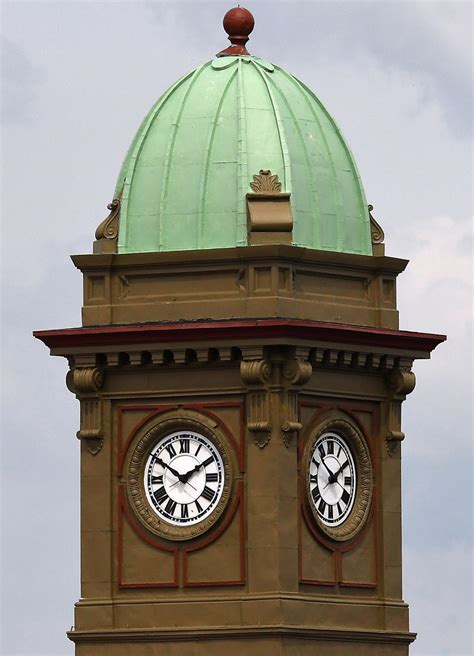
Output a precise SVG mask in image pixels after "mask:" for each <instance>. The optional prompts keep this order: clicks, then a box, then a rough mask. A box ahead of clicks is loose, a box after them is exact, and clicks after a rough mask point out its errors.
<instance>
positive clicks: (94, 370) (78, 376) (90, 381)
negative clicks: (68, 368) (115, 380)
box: [72, 367, 104, 393]
mask: <svg viewBox="0 0 474 656" xmlns="http://www.w3.org/2000/svg"><path fill="white" fill-rule="evenodd" d="M103 384H104V370H103V369H101V368H99V367H91V368H88V369H74V370H73V377H72V386H73V389H74V391H75V392H78V393H81V392H82V393H87V392H97V390H99V389H100V388H101V387H102V386H103Z"/></svg>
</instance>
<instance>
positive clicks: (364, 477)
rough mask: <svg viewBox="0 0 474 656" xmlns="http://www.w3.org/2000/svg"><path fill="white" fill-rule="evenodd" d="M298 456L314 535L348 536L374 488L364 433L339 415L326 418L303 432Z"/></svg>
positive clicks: (364, 515)
mask: <svg viewBox="0 0 474 656" xmlns="http://www.w3.org/2000/svg"><path fill="white" fill-rule="evenodd" d="M302 458H303V462H302V465H303V467H302V471H303V472H304V478H303V480H302V483H303V484H304V488H303V490H302V492H303V500H304V511H305V517H306V519H307V521H308V522H309V526H310V527H311V528H312V527H315V528H316V529H317V533H316V536H317V537H319V536H321V534H324V536H326V537H329V538H331V539H332V540H337V541H343V540H351V539H352V538H353V537H355V536H356V535H357V533H358V532H359V531H360V530H361V529H362V528H363V527H364V525H365V524H366V522H367V519H368V518H369V516H370V509H371V502H372V494H373V489H374V473H373V469H372V461H371V456H370V449H369V447H368V444H367V442H366V438H365V436H364V434H363V433H362V431H361V430H360V428H359V427H358V426H357V425H356V424H355V423H353V422H352V421H348V420H347V419H345V418H343V417H337V416H336V417H333V418H330V419H326V420H325V421H323V422H322V423H321V424H320V425H319V426H317V427H316V428H315V429H314V430H313V432H312V434H310V435H309V436H308V439H307V441H306V444H305V447H304V451H303V454H302Z"/></svg>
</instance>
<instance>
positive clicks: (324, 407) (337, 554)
mask: <svg viewBox="0 0 474 656" xmlns="http://www.w3.org/2000/svg"><path fill="white" fill-rule="evenodd" d="M300 406H305V407H314V408H316V410H315V413H314V414H313V417H312V418H311V419H310V421H309V422H308V428H307V429H306V430H305V434H304V439H302V440H301V442H300V445H299V449H298V461H300V460H301V457H302V454H303V452H304V448H305V445H306V441H307V439H308V436H309V435H310V434H311V432H312V431H313V429H314V427H315V426H316V425H317V424H318V423H320V422H321V415H324V414H325V413H326V412H327V411H328V410H333V409H336V410H341V411H343V412H345V413H346V414H348V415H350V417H351V421H353V422H354V423H355V424H356V425H357V427H358V428H359V430H360V431H361V432H362V434H363V435H364V437H365V439H366V442H367V445H368V447H369V451H370V455H371V458H372V462H373V463H374V472H375V480H374V488H373V494H372V503H371V507H370V510H369V515H368V517H367V521H366V523H365V526H364V528H363V529H362V530H361V531H360V532H359V533H358V534H357V535H356V536H355V537H354V538H353V539H352V540H350V541H349V542H348V543H346V544H338V543H335V542H332V541H331V540H330V539H329V538H325V537H324V536H323V535H322V534H321V533H320V531H318V530H317V529H316V528H315V526H314V522H313V521H312V518H310V516H309V512H308V510H307V508H306V504H305V494H304V492H305V486H304V481H302V482H301V485H300V486H299V493H300V508H301V513H300V517H301V516H302V517H303V518H304V521H305V524H306V527H307V528H308V530H309V532H310V533H311V535H312V536H313V537H314V538H315V539H316V540H317V542H319V543H320V544H321V546H323V547H325V548H326V549H327V550H328V551H331V552H332V553H333V555H334V567H335V573H334V578H335V580H334V581H333V582H331V581H323V580H317V579H304V578H302V570H303V553H302V535H301V519H299V521H298V530H299V553H300V562H299V573H300V583H304V584H307V585H325V586H330V585H333V586H335V585H339V586H341V587H353V588H376V587H377V585H378V570H379V567H378V564H379V562H378V560H379V554H378V551H379V544H378V538H377V534H378V531H377V528H378V522H377V513H376V508H377V495H378V489H377V475H378V472H377V470H376V468H375V463H376V462H378V461H377V452H378V448H377V439H376V435H377V432H378V431H379V428H380V409H379V408H378V406H377V405H376V404H367V403H365V404H364V403H360V404H358V403H357V402H355V403H339V402H337V403H319V402H317V401H302V402H301V403H300ZM354 412H366V413H368V414H371V415H372V422H371V423H372V430H371V434H370V436H368V435H367V433H366V431H365V429H364V427H363V426H362V425H361V423H360V422H359V420H358V419H357V417H356V416H355V415H354ZM374 424H375V426H374ZM298 468H300V466H299V465H298ZM302 488H303V489H302ZM371 524H373V526H374V553H375V583H372V582H361V583H357V582H349V581H344V580H343V560H342V556H343V554H344V553H347V552H348V551H351V550H352V549H354V548H355V547H356V546H357V545H358V544H359V543H360V542H361V540H362V539H363V537H364V536H365V534H366V533H367V531H368V529H369V526H370V525H371Z"/></svg>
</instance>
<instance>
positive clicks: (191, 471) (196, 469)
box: [183, 462, 203, 485]
mask: <svg viewBox="0 0 474 656" xmlns="http://www.w3.org/2000/svg"><path fill="white" fill-rule="evenodd" d="M202 465H203V463H202V462H200V463H199V464H197V465H196V466H195V467H193V468H192V469H191V470H190V471H188V472H186V473H185V474H183V483H187V482H188V481H189V479H190V478H191V476H192V475H193V474H194V473H195V472H197V471H198V470H199V469H201V467H202ZM189 485H191V483H189Z"/></svg>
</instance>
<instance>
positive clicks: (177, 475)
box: [156, 458, 184, 482]
mask: <svg viewBox="0 0 474 656" xmlns="http://www.w3.org/2000/svg"><path fill="white" fill-rule="evenodd" d="M156 461H157V462H159V463H160V465H161V466H162V467H163V469H169V470H170V472H171V473H172V474H174V475H175V476H176V478H178V479H179V480H180V481H181V482H184V481H182V478H183V474H180V473H179V472H178V471H176V469H173V467H171V465H167V464H166V463H165V462H163V460H161V459H160V458H156Z"/></svg>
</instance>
